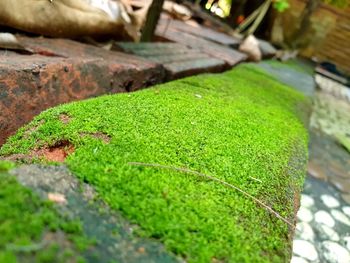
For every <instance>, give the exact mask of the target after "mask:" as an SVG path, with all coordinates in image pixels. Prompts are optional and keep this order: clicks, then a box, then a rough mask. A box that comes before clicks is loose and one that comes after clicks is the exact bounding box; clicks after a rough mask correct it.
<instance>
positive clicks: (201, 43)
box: [156, 24, 247, 67]
mask: <svg viewBox="0 0 350 263" xmlns="http://www.w3.org/2000/svg"><path fill="white" fill-rule="evenodd" d="M156 35H157V37H159V38H163V39H166V40H168V41H172V42H176V43H181V44H183V45H186V46H188V47H191V48H192V49H195V50H199V51H201V52H203V53H205V54H207V55H210V56H211V57H214V58H217V59H221V60H224V61H225V62H226V63H227V64H228V65H229V66H231V67H232V66H234V65H236V64H238V63H239V62H242V61H244V60H245V59H246V58H247V56H246V55H245V54H243V53H241V52H239V51H237V50H234V49H232V48H229V47H227V46H223V45H220V44H217V43H214V42H211V41H208V40H206V39H204V38H202V37H198V36H195V35H193V34H190V33H188V32H183V31H181V30H179V29H177V28H175V27H172V26H171V24H170V26H168V27H165V26H164V25H159V26H158V27H157V30H156Z"/></svg>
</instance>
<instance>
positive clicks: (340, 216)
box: [331, 209, 350, 226]
mask: <svg viewBox="0 0 350 263" xmlns="http://www.w3.org/2000/svg"><path fill="white" fill-rule="evenodd" d="M331 214H332V216H333V217H334V218H335V219H336V220H337V221H339V222H341V223H343V224H344V225H348V226H350V219H349V218H348V217H347V216H346V215H344V214H343V213H342V212H340V211H339V210H335V209H332V210H331Z"/></svg>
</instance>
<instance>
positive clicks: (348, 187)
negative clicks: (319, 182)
mask: <svg viewBox="0 0 350 263" xmlns="http://www.w3.org/2000/svg"><path fill="white" fill-rule="evenodd" d="M330 181H331V182H332V184H334V186H335V187H336V188H337V189H338V190H339V191H341V192H343V193H346V194H350V180H349V179H344V178H340V177H331V178H330Z"/></svg>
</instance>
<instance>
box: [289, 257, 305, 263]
mask: <svg viewBox="0 0 350 263" xmlns="http://www.w3.org/2000/svg"><path fill="white" fill-rule="evenodd" d="M290 263H308V262H307V260H305V259H303V258H301V257H296V256H293V257H292V260H291V261H290Z"/></svg>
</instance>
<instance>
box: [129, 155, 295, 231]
mask: <svg viewBox="0 0 350 263" xmlns="http://www.w3.org/2000/svg"><path fill="white" fill-rule="evenodd" d="M128 164H129V165H133V166H147V167H157V168H161V169H169V170H175V171H179V172H183V173H189V174H194V175H197V176H200V177H204V178H208V179H210V180H212V181H216V182H218V183H221V184H223V185H225V186H227V187H229V188H233V189H235V190H237V191H238V192H240V193H242V194H243V195H245V196H247V197H249V198H251V199H252V200H254V201H255V202H256V203H258V204H259V205H261V206H262V207H264V208H265V209H266V210H267V211H269V212H270V213H272V214H273V215H275V216H276V217H277V218H279V219H281V220H282V221H283V222H285V223H286V224H288V225H289V226H291V227H292V228H293V229H295V226H294V225H293V224H292V223H291V222H289V221H288V220H287V219H286V218H284V217H283V216H281V215H280V214H279V213H277V212H276V211H275V210H273V209H272V208H271V207H269V206H268V205H266V204H264V203H263V202H261V201H260V200H259V199H257V198H255V197H254V196H252V195H251V194H248V193H247V192H245V191H243V190H242V189H240V188H238V187H237V186H234V185H232V184H230V183H227V182H225V181H223V180H220V179H218V178H216V177H213V176H210V175H207V174H204V173H200V172H197V171H192V170H190V169H187V168H179V167H174V166H169V165H161V164H157V163H141V162H129V163H128Z"/></svg>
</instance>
